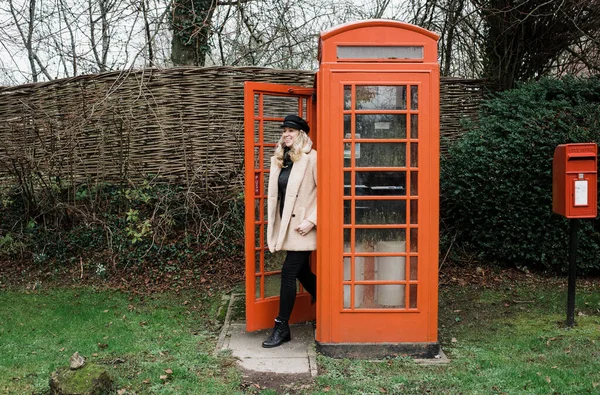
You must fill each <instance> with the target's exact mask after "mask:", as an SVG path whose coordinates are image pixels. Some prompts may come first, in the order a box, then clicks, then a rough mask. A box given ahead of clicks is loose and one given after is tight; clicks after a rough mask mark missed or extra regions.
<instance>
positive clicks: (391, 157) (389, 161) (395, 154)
mask: <svg viewBox="0 0 600 395" xmlns="http://www.w3.org/2000/svg"><path fill="white" fill-rule="evenodd" d="M354 146H355V147H354V152H355V162H354V163H355V166H356V167H406V143H355V144H354Z"/></svg>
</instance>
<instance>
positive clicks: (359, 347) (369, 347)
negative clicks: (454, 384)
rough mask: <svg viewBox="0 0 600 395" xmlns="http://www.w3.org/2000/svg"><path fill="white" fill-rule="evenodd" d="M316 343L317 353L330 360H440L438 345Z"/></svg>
mask: <svg viewBox="0 0 600 395" xmlns="http://www.w3.org/2000/svg"><path fill="white" fill-rule="evenodd" d="M316 343H317V352H320V353H321V354H323V355H326V356H328V357H332V358H351V359H382V358H386V357H394V356H409V357H413V358H419V359H428V358H440V355H442V348H441V346H440V344H439V343H321V342H316Z"/></svg>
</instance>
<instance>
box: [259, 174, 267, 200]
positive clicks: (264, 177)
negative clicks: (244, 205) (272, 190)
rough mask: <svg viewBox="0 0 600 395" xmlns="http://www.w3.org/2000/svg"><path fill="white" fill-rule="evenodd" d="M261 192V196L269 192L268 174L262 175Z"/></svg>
mask: <svg viewBox="0 0 600 395" xmlns="http://www.w3.org/2000/svg"><path fill="white" fill-rule="evenodd" d="M262 176H263V190H262V191H260V192H261V194H262V195H263V196H266V195H267V193H268V192H269V173H263V174H262Z"/></svg>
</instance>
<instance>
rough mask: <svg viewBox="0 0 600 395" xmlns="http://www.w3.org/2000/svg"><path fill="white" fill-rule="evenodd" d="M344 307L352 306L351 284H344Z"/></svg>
mask: <svg viewBox="0 0 600 395" xmlns="http://www.w3.org/2000/svg"><path fill="white" fill-rule="evenodd" d="M344 308H345V309H349V308H350V285H344Z"/></svg>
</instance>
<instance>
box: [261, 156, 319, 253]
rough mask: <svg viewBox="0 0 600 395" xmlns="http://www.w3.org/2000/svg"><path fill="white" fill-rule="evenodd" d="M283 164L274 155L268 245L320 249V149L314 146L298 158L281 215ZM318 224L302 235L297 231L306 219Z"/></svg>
mask: <svg viewBox="0 0 600 395" xmlns="http://www.w3.org/2000/svg"><path fill="white" fill-rule="evenodd" d="M279 173H281V168H279V166H277V164H276V162H275V157H274V156H273V157H271V170H270V173H269V191H268V202H267V212H268V214H267V220H268V225H267V245H268V246H269V250H270V251H271V252H275V251H280V250H284V251H314V250H316V249H317V229H316V225H317V153H316V151H315V150H310V151H309V152H307V153H302V157H301V158H300V160H298V161H297V162H294V165H293V166H292V170H291V171H290V177H289V179H288V185H287V190H286V195H285V204H284V205H283V214H282V215H281V217H280V216H279V202H278V201H277V197H278V183H277V181H278V179H279ZM305 219H307V220H309V221H310V222H312V223H313V224H315V227H314V228H312V229H311V231H310V232H308V233H307V234H306V235H304V236H302V235H300V233H298V232H297V231H295V230H294V229H296V228H297V227H298V226H299V225H300V223H301V222H302V221H303V220H305Z"/></svg>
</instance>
